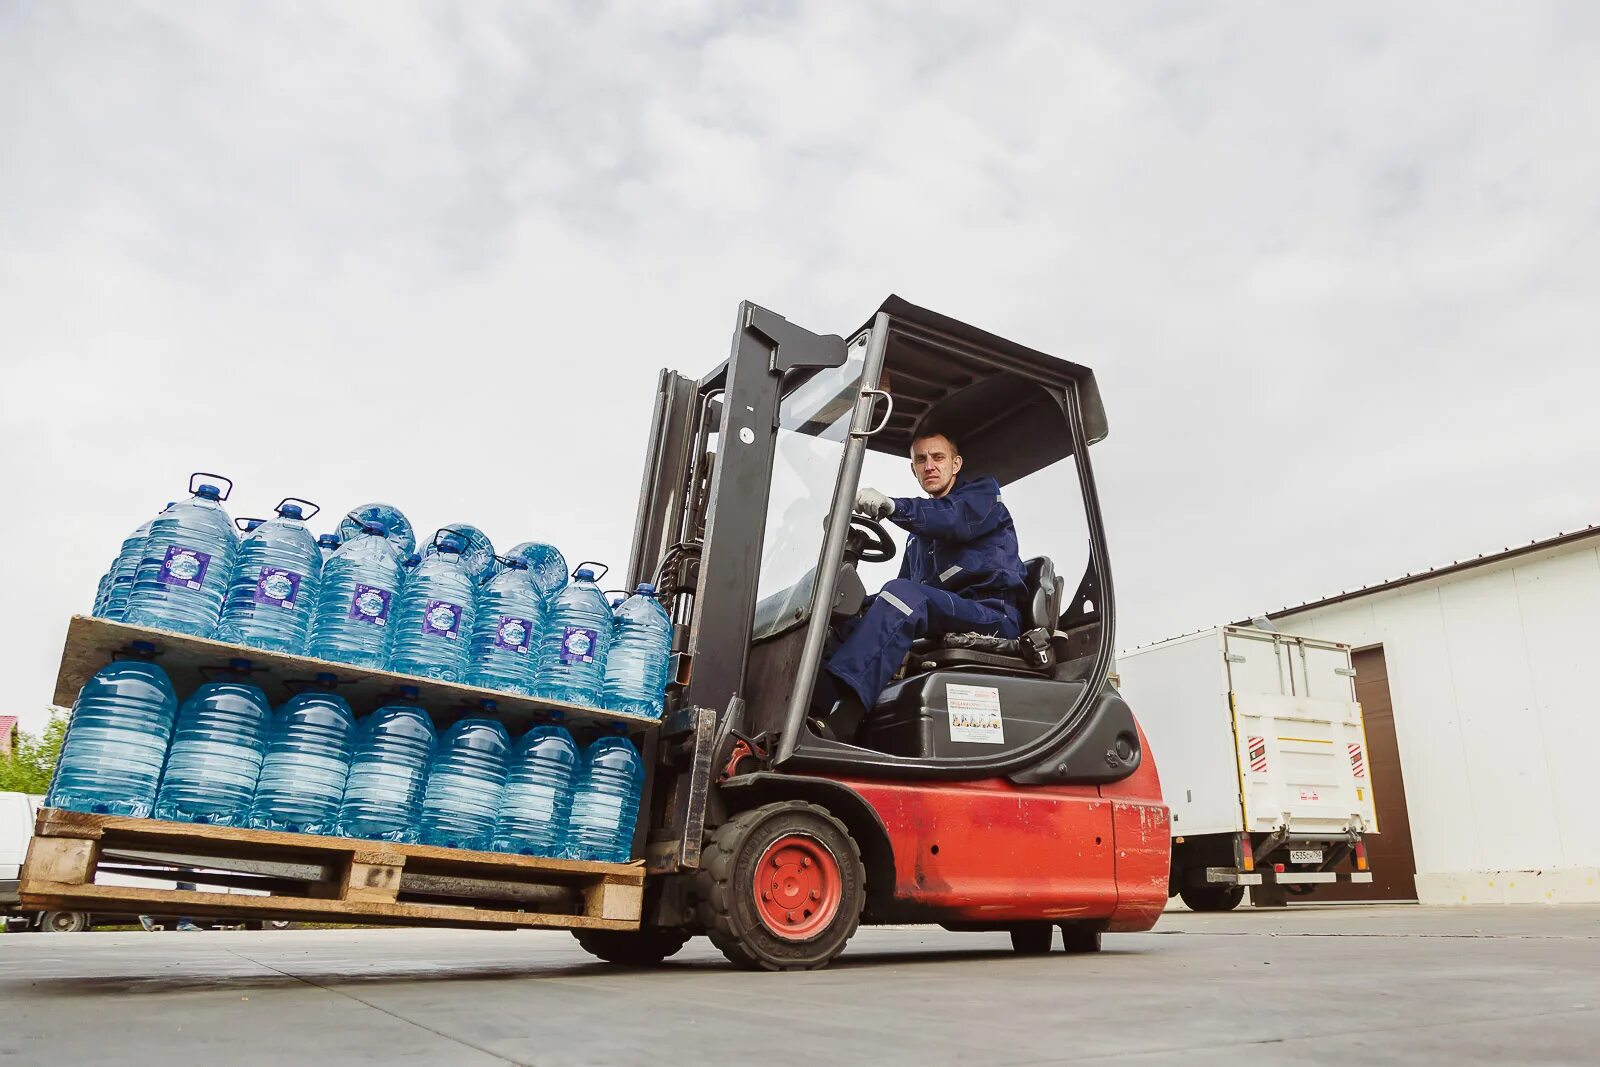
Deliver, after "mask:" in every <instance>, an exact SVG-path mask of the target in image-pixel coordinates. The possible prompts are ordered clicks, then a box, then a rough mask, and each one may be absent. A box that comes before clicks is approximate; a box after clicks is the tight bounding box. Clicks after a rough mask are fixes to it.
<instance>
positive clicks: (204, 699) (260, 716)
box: [154, 659, 272, 826]
mask: <svg viewBox="0 0 1600 1067" xmlns="http://www.w3.org/2000/svg"><path fill="white" fill-rule="evenodd" d="M271 725H272V705H271V704H270V703H269V702H268V701H267V695H266V694H265V693H263V692H262V691H261V689H260V688H259V687H257V686H255V685H252V684H251V682H250V661H249V660H245V659H235V660H230V661H229V663H228V667H227V670H226V671H224V672H222V673H221V674H220V675H219V676H217V677H215V678H214V679H213V680H210V681H207V682H206V683H205V684H203V685H201V686H200V688H198V689H196V690H195V691H194V693H193V695H191V696H190V697H189V699H188V700H185V701H184V702H183V705H182V706H181V707H179V708H178V718H177V725H176V726H175V728H174V730H173V735H172V749H171V751H170V752H168V754H167V769H166V773H164V774H163V775H162V776H161V790H160V792H159V793H157V794H156V806H155V812H154V816H155V818H157V819H171V820H174V821H176V822H195V823H206V824H209V825H212V826H244V825H246V824H247V823H248V822H249V821H250V805H251V803H252V801H253V800H254V798H255V791H256V780H257V779H258V778H259V777H260V776H261V761H262V758H263V757H264V756H265V755H266V751H267V734H268V731H269V729H270V728H271Z"/></svg>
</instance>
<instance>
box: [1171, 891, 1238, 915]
mask: <svg viewBox="0 0 1600 1067" xmlns="http://www.w3.org/2000/svg"><path fill="white" fill-rule="evenodd" d="M1178 896H1180V897H1182V898H1183V902H1184V903H1185V904H1186V905H1188V907H1189V910H1190V911H1232V910H1233V909H1234V908H1237V907H1238V906H1239V901H1241V900H1243V899H1244V886H1242V885H1191V886H1185V887H1184V888H1182V889H1180V890H1178Z"/></svg>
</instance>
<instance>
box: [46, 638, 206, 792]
mask: <svg viewBox="0 0 1600 1067" xmlns="http://www.w3.org/2000/svg"><path fill="white" fill-rule="evenodd" d="M155 651H156V647H155V646H154V645H152V644H150V643H149V642H147V641H135V642H133V643H132V644H131V645H130V646H129V647H128V648H127V649H125V650H124V651H123V652H122V653H120V654H119V656H118V658H117V659H116V660H114V661H112V662H111V663H110V664H108V665H107V666H105V667H102V668H100V669H99V670H98V671H96V672H95V674H94V677H92V678H90V679H89V681H88V682H87V683H85V684H84V687H83V688H82V689H81V690H79V691H78V699H77V700H76V701H74V702H73V705H72V718H71V719H70V720H69V722H68V724H67V736H66V739H65V740H64V741H63V742H62V745H61V755H60V756H59V758H57V760H56V770H55V779H54V781H52V782H51V783H50V791H49V793H48V794H46V796H45V798H44V806H45V807H47V808H65V809H67V810H68V811H86V812H89V813H91V814H95V815H128V816H132V817H133V818H136V819H144V818H148V817H149V815H150V810H151V808H152V807H154V805H155V800H156V788H157V786H158V785H159V784H160V781H161V767H162V764H163V763H165V762H166V758H167V744H168V742H170V741H171V740H172V721H173V718H174V716H175V715H176V713H177V710H178V699H177V696H176V694H174V693H173V691H172V680H171V679H170V678H168V677H167V672H166V671H164V670H162V669H161V668H160V667H158V666H156V664H155V663H154V661H153V660H152V657H153V656H154V655H155Z"/></svg>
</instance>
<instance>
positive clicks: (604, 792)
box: [566, 726, 644, 863]
mask: <svg viewBox="0 0 1600 1067" xmlns="http://www.w3.org/2000/svg"><path fill="white" fill-rule="evenodd" d="M612 729H613V730H614V731H616V732H614V733H612V734H611V735H608V736H605V737H599V738H596V739H595V740H594V741H593V742H592V743H591V744H590V745H589V747H588V749H586V750H585V751H584V754H583V765H582V768H581V770H580V771H579V773H578V783H577V787H576V789H574V791H573V794H572V816H571V818H570V819H569V821H568V823H567V848H566V851H567V855H568V856H570V857H571V858H573V859H579V860H604V861H606V862H610V863H627V862H628V860H630V859H631V858H632V857H633V827H634V822H635V820H637V819H638V817H639V795H640V791H641V790H642V789H643V787H644V761H643V760H642V759H640V758H639V752H638V750H637V749H635V748H634V747H633V743H632V742H631V741H629V740H628V739H627V737H625V736H621V733H622V732H623V731H624V729H625V728H624V727H622V726H614V727H612Z"/></svg>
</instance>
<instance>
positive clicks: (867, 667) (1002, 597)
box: [812, 430, 1026, 740]
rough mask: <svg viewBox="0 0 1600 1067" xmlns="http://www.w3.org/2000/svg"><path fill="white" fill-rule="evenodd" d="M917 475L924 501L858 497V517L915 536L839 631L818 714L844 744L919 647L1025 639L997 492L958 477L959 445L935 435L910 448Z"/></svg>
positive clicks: (1018, 575) (1012, 548) (1011, 540)
mask: <svg viewBox="0 0 1600 1067" xmlns="http://www.w3.org/2000/svg"><path fill="white" fill-rule="evenodd" d="M911 472H912V473H913V474H915V475H916V476H917V480H918V481H920V482H921V483H922V488H923V491H924V492H926V493H927V494H928V497H927V499H922V498H919V497H890V496H885V495H884V494H883V493H880V492H878V490H876V489H868V488H865V487H863V488H862V489H861V490H860V491H859V492H857V494H856V503H855V511H856V513H857V514H859V515H865V516H867V517H868V518H872V519H888V520H889V521H890V522H892V523H894V524H895V525H896V526H899V527H900V528H901V529H903V530H905V531H906V532H907V533H908V534H909V535H910V536H909V537H907V539H906V549H905V555H904V557H903V558H902V560H901V563H900V577H898V578H896V579H894V580H893V581H891V582H889V583H887V584H886V585H885V586H884V587H883V591H882V592H881V593H879V594H878V595H877V596H875V597H870V598H868V602H867V606H866V609H865V610H864V612H863V613H862V614H861V615H859V616H857V617H855V618H853V619H849V620H846V621H845V622H844V623H843V624H842V625H841V626H839V627H838V629H837V633H838V636H839V637H840V638H841V640H840V641H839V643H838V644H837V645H836V646H835V647H834V648H833V651H832V654H831V655H830V656H829V658H828V662H827V665H826V670H825V671H824V673H823V674H822V676H820V677H819V678H818V680H817V692H816V694H815V696H814V698H813V704H812V706H813V710H814V712H815V713H816V714H819V715H825V716H827V726H828V730H827V732H828V733H831V734H834V735H835V736H837V737H839V738H840V739H841V740H848V739H849V738H850V737H851V736H852V735H853V734H854V733H855V730H856V728H857V727H858V726H859V724H860V723H861V721H862V719H863V718H864V717H865V715H866V713H867V712H868V711H870V710H871V708H872V706H873V704H874V703H875V702H876V701H877V699H878V694H879V693H881V692H882V691H883V690H884V688H885V687H886V686H887V685H888V684H889V680H890V679H891V678H892V677H893V676H894V672H895V671H896V670H898V669H899V667H900V664H901V662H902V661H904V659H905V658H906V654H907V653H908V652H910V651H911V644H912V642H913V641H915V640H916V639H917V638H919V637H929V636H935V635H940V634H947V633H978V634H987V635H990V636H994V637H1007V638H1016V637H1019V636H1020V635H1021V632H1022V630H1021V613H1020V612H1019V610H1018V604H1019V603H1020V601H1021V598H1022V593H1023V588H1024V578H1025V574H1026V571H1025V570H1024V568H1023V565H1022V557H1021V556H1020V555H1019V554H1018V552H1017V533H1016V529H1015V528H1014V527H1013V525H1012V522H1011V513H1010V512H1009V511H1007V510H1006V506H1005V504H1003V503H1001V501H1000V483H999V482H997V481H995V479H993V478H989V477H978V478H961V477H960V474H961V452H960V450H959V448H958V447H957V445H956V442H955V441H953V440H952V439H951V438H950V435H949V434H947V433H944V432H940V431H932V430H930V431H927V432H924V433H922V434H920V435H919V436H918V437H917V438H916V439H915V440H913V441H912V442H911ZM829 690H831V692H830V691H829Z"/></svg>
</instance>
